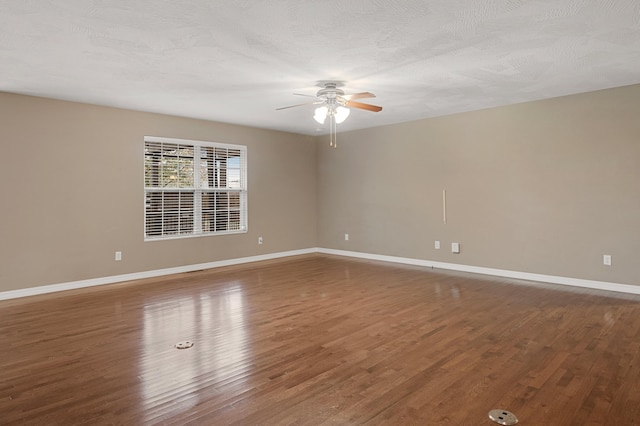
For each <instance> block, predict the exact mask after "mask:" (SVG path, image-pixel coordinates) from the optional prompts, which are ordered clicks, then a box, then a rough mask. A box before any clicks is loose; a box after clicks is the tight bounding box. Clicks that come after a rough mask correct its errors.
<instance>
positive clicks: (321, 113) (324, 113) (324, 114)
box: [313, 106, 329, 124]
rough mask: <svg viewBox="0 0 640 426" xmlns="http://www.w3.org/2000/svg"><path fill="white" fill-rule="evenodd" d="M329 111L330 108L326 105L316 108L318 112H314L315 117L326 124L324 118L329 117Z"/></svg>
mask: <svg viewBox="0 0 640 426" xmlns="http://www.w3.org/2000/svg"><path fill="white" fill-rule="evenodd" d="M327 112H329V109H328V108H327V107H326V106H322V107H319V108H316V113H315V114H314V116H313V119H314V120H316V121H317V122H318V123H320V124H324V120H325V119H326V118H327Z"/></svg>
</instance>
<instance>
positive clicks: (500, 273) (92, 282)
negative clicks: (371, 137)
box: [0, 248, 640, 300]
mask: <svg viewBox="0 0 640 426" xmlns="http://www.w3.org/2000/svg"><path fill="white" fill-rule="evenodd" d="M311 253H325V254H333V255H337V256H345V257H355V258H360V259H368V260H379V261H383V262H392V263H402V264H405V265H415V266H425V267H429V268H440V269H448V270H452V271H461V272H472V273H475V274H482V275H493V276H497V277H505V278H515V279H521V280H527V281H538V282H544V283H551V284H560V285H567V286H573V287H584V288H590V289H597V290H606V291H615V292H619V293H630V294H640V286H635V285H630V284H618V283H610V282H605V281H592V280H584V279H579V278H569V277H557V276H553V275H543V274H533V273H529V272H518V271H509V270H505V269H494V268H484V267H481V266H469V265H461V264H457V263H444V262H434V261H430V260H423V259H414V258H408V257H398V256H387V255H381V254H372V253H362V252H357V251H347V250H334V249H327V248H308V249H302V250H291V251H283V252H279V253H269V254H263V255H259V256H249V257H240V258H237V259H228V260H219V261H215V262H208V263H199V264H195V265H185V266H177V267H173V268H165V269H157V270H153V271H145V272H135V273H131V274H123V275H113V276H109V277H101V278H92V279H88V280H80V281H72V282H68V283H60V284H51V285H45V286H39V287H31V288H25V289H20V290H9V291H4V292H0V300H8V299H17V298H19V297H26V296H37V295H40V294H47V293H54V292H58V291H64V290H75V289H80V288H86V287H94V286H98V285H104V284H115V283H119V282H123V281H133V280H139V279H143V278H153V277H159V276H164V275H171V274H180V273H183V272H192V271H199V270H201V269H212V268H220V267H222V266H231V265H240V264H243V263H250V262H259V261H262V260H272V259H278V258H282V257H289V256H298V255H302V254H311Z"/></svg>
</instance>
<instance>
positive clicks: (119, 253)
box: [116, 251, 122, 262]
mask: <svg viewBox="0 0 640 426" xmlns="http://www.w3.org/2000/svg"><path fill="white" fill-rule="evenodd" d="M121 260H122V252H121V251H117V252H116V262H119V261H121Z"/></svg>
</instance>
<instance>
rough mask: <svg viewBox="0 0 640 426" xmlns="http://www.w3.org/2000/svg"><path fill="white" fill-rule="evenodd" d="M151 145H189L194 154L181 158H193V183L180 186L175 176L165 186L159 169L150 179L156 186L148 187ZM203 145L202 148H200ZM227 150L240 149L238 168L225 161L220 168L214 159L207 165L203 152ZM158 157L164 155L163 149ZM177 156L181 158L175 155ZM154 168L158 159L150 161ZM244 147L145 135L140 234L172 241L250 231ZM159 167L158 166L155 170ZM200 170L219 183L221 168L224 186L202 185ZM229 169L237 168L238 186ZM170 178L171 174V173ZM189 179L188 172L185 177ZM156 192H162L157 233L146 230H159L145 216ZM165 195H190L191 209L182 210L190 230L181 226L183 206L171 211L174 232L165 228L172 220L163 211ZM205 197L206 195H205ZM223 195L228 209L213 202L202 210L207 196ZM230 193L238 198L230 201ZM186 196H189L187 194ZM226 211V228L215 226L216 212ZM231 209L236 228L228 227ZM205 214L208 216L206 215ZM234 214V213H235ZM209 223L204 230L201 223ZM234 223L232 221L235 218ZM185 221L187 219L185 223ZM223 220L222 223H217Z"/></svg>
mask: <svg viewBox="0 0 640 426" xmlns="http://www.w3.org/2000/svg"><path fill="white" fill-rule="evenodd" d="M151 144H158V146H163V147H164V144H166V145H169V146H171V145H175V146H177V147H178V146H179V147H183V148H184V149H187V150H188V149H189V148H191V149H192V150H193V153H192V154H191V157H188V156H186V157H183V158H192V159H193V160H192V167H191V180H192V183H191V185H190V186H181V185H182V184H181V179H180V178H178V182H177V186H166V185H163V182H164V181H163V179H164V178H163V177H162V176H160V173H161V172H156V174H155V175H154V176H152V177H151V178H150V179H151V180H154V181H155V182H157V184H156V186H147V184H148V177H149V176H148V171H147V167H148V164H149V163H148V162H147V160H148V149H149V147H150V146H152V145H151ZM203 148H204V149H203ZM216 150H218V151H224V150H227V151H226V152H227V154H228V153H229V150H233V151H239V153H240V155H239V156H238V157H237V158H239V164H238V167H237V168H236V167H233V168H229V167H228V164H225V166H224V167H221V166H220V165H219V164H220V163H218V162H217V161H216V165H214V166H213V167H211V166H210V165H207V161H206V160H204V161H203V157H202V153H201V152H205V151H208V152H209V153H213V155H216V154H217V151H216ZM159 158H164V152H163V153H162V155H161V156H160V157H159ZM176 158H177V159H179V158H180V157H179V156H178V157H176ZM229 158H232V157H230V156H227V157H225V159H229ZM152 165H155V166H156V167H160V168H161V167H162V166H161V161H158V162H156V163H152ZM201 165H204V169H201V167H200V166H201ZM247 168H248V161H247V147H246V145H237V144H228V143H220V142H209V141H199V140H190V139H177V138H167V137H158V136H145V137H144V143H143V188H144V191H143V192H144V198H143V204H144V206H143V208H144V215H143V216H144V218H143V234H144V241H145V242H146V241H166V240H174V239H183V238H197V237H209V236H214V235H230V234H244V233H247V232H248V230H249V209H248V188H247V186H248V182H247ZM158 170H160V169H158ZM203 170H204V171H206V173H207V176H208V178H207V180H210V178H209V177H210V174H215V175H216V176H217V177H215V178H214V179H215V180H216V181H218V184H217V185H219V184H220V179H219V176H220V174H221V173H222V171H224V172H223V173H224V175H225V183H224V185H225V186H223V187H221V186H217V185H215V184H214V186H209V183H206V184H205V186H203V185H202V173H203ZM230 170H238V172H237V173H238V187H230V186H229V181H228V180H227V178H228V172H229V171H230ZM172 177H173V176H172ZM188 179H189V176H188V175H187V178H186V180H188ZM158 194H162V198H161V200H162V201H161V207H160V210H159V211H160V213H159V214H158V219H156V220H158V221H159V229H160V231H159V234H158V235H152V234H151V233H150V232H149V230H150V229H158V225H157V224H156V225H155V228H152V227H150V226H149V222H148V218H147V217H148V215H149V211H150V210H151V207H150V205H149V203H150V202H151V201H150V200H151V198H152V197H154V196H155V197H157V195H158ZM165 194H172V195H173V197H174V198H175V199H177V200H180V201H179V203H180V202H181V200H182V198H183V197H182V194H190V196H191V200H192V204H191V208H190V209H189V208H185V209H184V212H187V216H188V213H190V214H191V217H192V218H191V221H192V224H191V229H190V231H189V232H184V231H183V230H181V229H180V227H181V225H182V222H181V221H182V218H181V216H180V215H181V214H182V213H183V210H182V207H181V206H180V207H178V212H177V213H173V214H175V215H176V217H175V218H174V219H175V220H177V222H176V223H177V224H178V225H177V230H176V231H174V232H171V231H165V226H166V223H167V222H168V221H169V220H170V219H171V217H169V214H168V213H166V210H167V209H168V207H166V205H167V203H168V202H165V199H166V197H165ZM207 194H208V196H205V195H207ZM223 194H226V199H227V200H228V203H227V208H226V209H223V208H220V207H219V206H218V205H217V202H213V205H215V206H216V207H214V208H213V209H206V208H205V209H203V199H204V198H209V199H210V200H212V199H215V200H217V198H218V197H224V195H223ZM230 194H238V197H237V198H238V199H237V200H236V199H235V198H236V197H234V199H233V200H232V199H231V197H230ZM187 198H188V197H187ZM233 203H237V205H238V207H237V208H235V205H234V206H233V207H234V208H232V204H233ZM220 212H226V215H227V216H226V227H225V229H217V228H218V226H219V220H220V219H219V216H218V213H220ZM234 212H238V229H229V225H230V224H231V223H232V219H231V214H232V213H234ZM205 216H207V217H206V218H205ZM234 216H235V215H234ZM207 221H208V223H209V226H213V228H214V229H213V230H208V231H206V230H204V228H206V226H203V225H204V224H205V223H207ZM234 222H235V221H234ZM187 223H188V222H187ZM220 223H222V222H220Z"/></svg>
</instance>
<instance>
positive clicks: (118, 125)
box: [0, 85, 640, 291]
mask: <svg viewBox="0 0 640 426" xmlns="http://www.w3.org/2000/svg"><path fill="white" fill-rule="evenodd" d="M359 113H362V114H364V113H366V112H359ZM383 113H384V112H383ZM354 114H356V115H357V114H358V112H355V113H354ZM356 115H354V116H353V117H351V118H350V119H357V117H356ZM638 117H640V85H637V86H630V87H624V88H618V89H611V90H604V91H599V92H593V93H588V94H581V95H575V96H567V97H563V98H557V99H551V100H544V101H539V102H531V103H525V104H519V105H513V106H508V107H502V108H494V109H488V110H483V111H476V112H470V113H465V114H458V115H452V116H447V117H440V118H434V119H428V120H422V121H417V122H412V123H405V124H398V125H393V126H384V127H380V128H375V129H368V130H362V131H355V132H350V133H339V134H338V143H339V147H338V149H336V150H333V149H330V148H329V146H328V142H327V141H326V140H324V138H317V139H314V138H312V137H308V136H300V135H294V134H288V133H281V132H273V131H267V130H260V129H254V128H248V127H241V126H234V125H227V124H221V123H214V122H207V121H202V120H191V119H186V118H179V117H171V116H164V115H158V114H150V113H142V112H135V111H129V110H121V109H115V108H104V107H97V106H91V105H85V104H77V103H72V102H63V101H55V100H49V99H42V98H35V97H28V96H21V95H13V94H7V93H0V121H1V124H2V125H1V129H0V135H1V137H2V139H1V147H2V155H1V156H0V200H2V216H1V218H2V219H1V220H0V291H7V290H14V289H24V288H29V287H35V286H41V285H47V284H55V283H64V282H72V281H77V280H83V279H90V278H99V277H108V276H113V275H120V274H127V273H136V272H143V271H149V270H157V269H162V268H169V267H174V266H184V265H191V264H198V263H206V262H213V261H216V260H224V259H232V258H239V257H245V256H253V255H259V254H267V253H276V252H282V251H288V250H296V249H305V248H310V247H315V246H318V247H325V248H333V249H343V250H353V251H359V252H363V253H374V254H384V255H391V256H401V257H409V258H418V259H425V260H432V261H440V262H450V263H459V264H464V265H472V266H481V267H487V268H499V269H507V270H513V271H520V272H533V273H539V274H547V275H556V276H565V277H573V278H582V279H593V280H600V281H608V282H617V283H625V284H635V285H638V284H640V267H638V266H637V265H638V257H639V255H640V120H639V119H638ZM145 135H152V136H163V137H176V138H183V139H196V140H207V141H217V142H225V143H238V144H245V145H247V146H248V157H249V173H248V177H249V232H248V233H247V234H239V235H227V236H213V237H201V238H192V239H184V240H172V241H154V242H146V243H145V242H144V241H143V192H142V181H143V167H142V154H143V149H142V144H143V137H144V136H145ZM443 189H446V190H447V212H448V222H447V224H444V223H443V221H442V190H443ZM345 233H349V234H350V241H344V234H345ZM260 235H261V236H263V237H264V240H265V244H264V245H262V246H258V245H257V243H256V240H257V237H258V236H260ZM436 239H438V240H440V241H441V242H442V245H443V248H442V249H441V250H435V249H434V248H433V241H434V240H436ZM452 241H456V242H460V244H461V246H462V253H460V254H458V255H454V254H452V253H451V252H450V243H451V242H452ZM116 250H120V251H122V252H123V260H122V261H121V262H115V261H114V260H113V257H114V252H115V251H116ZM603 254H610V255H612V256H613V266H611V267H605V266H603V265H602V255H603Z"/></svg>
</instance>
